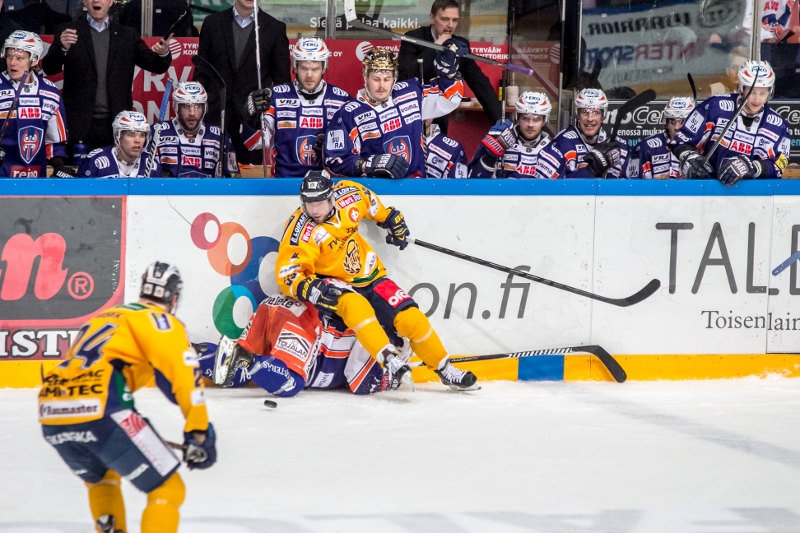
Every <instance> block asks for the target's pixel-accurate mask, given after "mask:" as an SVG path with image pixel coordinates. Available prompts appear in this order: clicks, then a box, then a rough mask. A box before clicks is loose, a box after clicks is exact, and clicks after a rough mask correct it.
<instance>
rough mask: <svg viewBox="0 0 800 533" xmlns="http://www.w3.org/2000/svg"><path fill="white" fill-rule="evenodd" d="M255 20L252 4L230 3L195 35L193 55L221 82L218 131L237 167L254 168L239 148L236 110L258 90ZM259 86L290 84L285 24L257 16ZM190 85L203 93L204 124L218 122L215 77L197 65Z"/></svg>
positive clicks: (239, 119)
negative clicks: (228, 142)
mask: <svg viewBox="0 0 800 533" xmlns="http://www.w3.org/2000/svg"><path fill="white" fill-rule="evenodd" d="M254 27H255V17H254V16H253V0H235V2H234V5H233V7H232V8H230V9H225V10H224V11H220V12H218V13H214V14H213V15H209V16H208V17H206V19H205V20H204V21H203V27H202V28H201V30H200V46H199V47H198V50H197V55H198V56H200V57H202V58H203V59H205V60H206V61H208V62H209V63H211V65H213V66H214V68H215V69H216V70H217V72H218V73H219V75H220V76H221V77H222V79H223V80H225V84H226V98H225V99H226V102H225V122H226V123H227V124H225V125H223V129H225V130H226V131H227V132H228V135H230V137H231V141H232V142H233V147H234V149H235V150H236V159H237V161H239V162H240V163H251V162H260V154H259V156H256V157H254V156H253V154H254V153H255V152H250V151H249V150H248V149H247V148H245V146H244V141H243V140H242V137H241V134H240V132H239V126H240V125H241V124H242V122H243V121H244V120H245V119H244V118H243V117H242V110H243V108H244V106H245V102H246V101H247V96H248V95H249V94H250V92H251V91H254V90H256V89H258V76H257V68H256V42H255V31H254ZM258 29H259V37H258V39H259V47H260V50H259V52H260V55H261V86H262V87H272V85H273V84H275V85H278V84H281V83H289V82H290V81H292V78H291V74H290V70H289V68H290V64H289V39H288V38H287V37H286V24H284V23H283V22H280V21H278V20H277V19H276V18H274V17H272V16H270V15H268V14H267V13H265V12H264V11H262V10H260V9H259V10H258ZM194 81H199V82H200V83H202V84H203V87H205V88H206V90H207V91H208V96H209V98H208V107H209V109H208V114H207V115H206V116H207V117H209V120H210V121H215V120H218V119H217V117H219V113H220V109H221V102H220V92H221V90H222V85H221V84H220V81H219V80H218V78H217V75H216V74H215V73H214V72H213V71H212V70H211V69H210V68H208V66H206V65H205V64H204V63H202V62H198V63H196V64H195V70H194Z"/></svg>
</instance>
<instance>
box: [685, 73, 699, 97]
mask: <svg viewBox="0 0 800 533" xmlns="http://www.w3.org/2000/svg"><path fill="white" fill-rule="evenodd" d="M686 78H687V79H688V80H689V87H691V88H692V98H694V99H695V100H697V85H695V84H694V78H693V77H692V73H691V72H687V73H686Z"/></svg>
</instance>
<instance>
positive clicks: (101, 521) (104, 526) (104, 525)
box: [96, 514, 122, 533]
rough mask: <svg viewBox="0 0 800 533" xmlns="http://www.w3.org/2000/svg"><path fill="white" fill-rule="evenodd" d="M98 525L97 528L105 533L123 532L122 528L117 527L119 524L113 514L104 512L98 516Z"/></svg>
mask: <svg viewBox="0 0 800 533" xmlns="http://www.w3.org/2000/svg"><path fill="white" fill-rule="evenodd" d="M96 525H97V529H99V530H100V531H102V532H103V533H122V530H121V529H115V528H116V525H117V519H116V518H114V515H111V514H104V515H103V516H101V517H100V518H98V519H97V524H96Z"/></svg>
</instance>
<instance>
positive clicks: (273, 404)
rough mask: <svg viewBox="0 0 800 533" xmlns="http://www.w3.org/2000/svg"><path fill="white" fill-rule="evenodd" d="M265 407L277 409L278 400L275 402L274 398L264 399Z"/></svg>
mask: <svg viewBox="0 0 800 533" xmlns="http://www.w3.org/2000/svg"><path fill="white" fill-rule="evenodd" d="M264 407H269V408H270V409H277V408H278V402H273V401H272V400H264Z"/></svg>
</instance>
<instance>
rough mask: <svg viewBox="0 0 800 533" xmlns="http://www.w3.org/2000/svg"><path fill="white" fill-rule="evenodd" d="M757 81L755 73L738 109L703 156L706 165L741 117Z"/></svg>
mask: <svg viewBox="0 0 800 533" xmlns="http://www.w3.org/2000/svg"><path fill="white" fill-rule="evenodd" d="M757 81H758V73H757V72H756V75H755V76H754V79H753V83H752V84H751V85H750V89H748V91H747V94H746V95H745V97H744V98H742V103H741V104H739V107H738V108H737V109H736V112H735V113H734V114H733V116H732V117H731V119H730V120H729V121H728V123H727V124H725V127H724V128H722V133H720V134H719V137H717V140H716V141H714V144H713V145H712V146H711V148H710V149H709V150H708V153H706V154H703V159H704V161H705V162H706V163H708V162H709V161H710V160H711V156H712V155H714V152H716V151H717V147H718V146H719V143H721V142H722V139H724V138H725V135H726V134H727V133H728V130H729V129H731V126H733V125H734V124H735V123H736V120H737V119H738V118H739V115H741V114H742V111H744V106H745V105H747V99H748V98H750V93H752V92H753V89H755V87H756V82H757Z"/></svg>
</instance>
